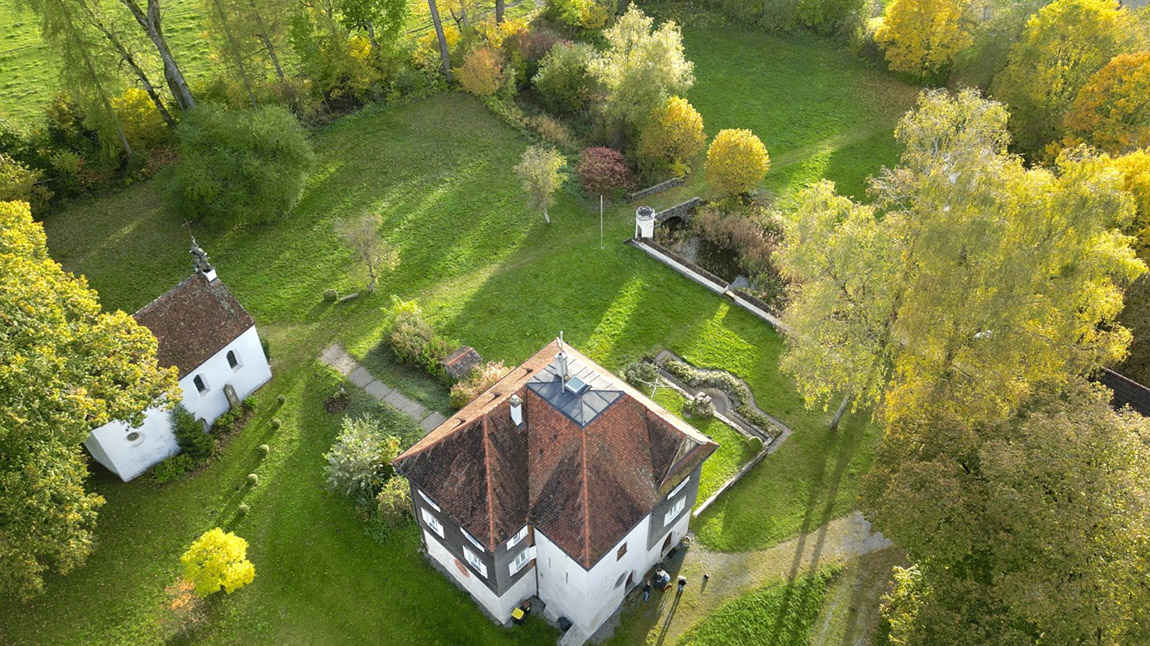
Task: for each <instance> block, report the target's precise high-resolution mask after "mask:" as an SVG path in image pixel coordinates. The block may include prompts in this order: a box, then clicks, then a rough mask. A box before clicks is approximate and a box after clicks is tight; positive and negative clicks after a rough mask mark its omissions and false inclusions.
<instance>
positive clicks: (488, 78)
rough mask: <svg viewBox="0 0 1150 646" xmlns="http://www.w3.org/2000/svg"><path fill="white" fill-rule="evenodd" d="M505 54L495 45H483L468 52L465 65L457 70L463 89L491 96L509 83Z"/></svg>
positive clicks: (478, 94) (477, 94) (471, 92)
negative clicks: (505, 67)
mask: <svg viewBox="0 0 1150 646" xmlns="http://www.w3.org/2000/svg"><path fill="white" fill-rule="evenodd" d="M504 66H505V61H504V60H503V55H502V54H501V53H500V52H499V50H498V49H495V48H494V47H488V46H482V47H476V48H475V49H473V50H471V51H469V52H467V55H466V56H464V57H463V66H462V67H460V68H459V69H457V70H456V71H455V73H456V76H457V77H458V78H459V84H460V85H462V86H463V89H464V90H466V91H467V92H468V93H470V94H474V95H475V96H491V95H492V94H495V93H496V92H498V91H499V90H500V88H502V87H503V86H504V84H506V83H507V76H508V74H507V71H506V70H505V69H504Z"/></svg>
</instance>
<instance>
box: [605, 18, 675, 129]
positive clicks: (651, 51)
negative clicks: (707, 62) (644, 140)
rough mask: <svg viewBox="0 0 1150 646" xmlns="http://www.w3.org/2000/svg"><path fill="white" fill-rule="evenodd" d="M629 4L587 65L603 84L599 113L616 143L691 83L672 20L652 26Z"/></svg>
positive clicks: (609, 29)
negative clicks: (599, 51)
mask: <svg viewBox="0 0 1150 646" xmlns="http://www.w3.org/2000/svg"><path fill="white" fill-rule="evenodd" d="M654 25H655V21H654V20H653V19H651V18H649V17H647V15H645V14H644V13H643V12H642V11H641V10H640V9H639V8H638V7H636V6H635V5H634V4H632V5H631V6H630V7H628V8H627V12H626V13H625V14H623V15H622V16H621V17H620V18H619V20H618V21H617V22H616V23H615V24H614V25H612V26H611V27H610V28H608V29H607V30H606V31H604V32H603V37H604V38H605V39H606V41H607V49H606V51H604V52H603V54H602V55H601V56H600V57H599V59H598V60H596V61H594V63H593V64H592V65H591V73H592V75H593V76H594V77H595V78H596V79H597V80H598V81H599V83H600V84H601V85H602V86H603V89H604V92H605V96H604V100H603V115H602V116H603V118H604V120H605V125H606V126H607V128H608V131H609V132H610V133H611V136H612V137H613V139H614V140H615V143H618V142H619V140H620V139H621V138H622V136H623V135H624V134H626V133H625V131H626V130H628V129H631V130H635V129H637V128H641V127H642V126H643V125H644V124H645V123H646V121H647V119H649V118H650V117H651V114H652V113H653V112H654V111H655V110H656V109H657V108H659V107H661V106H663V105H664V104H666V102H667V99H669V98H671V97H672V96H682V95H684V94H686V93H687V90H688V89H690V88H691V86H692V85H694V83H695V75H694V69H695V66H694V64H693V63H691V62H690V61H688V60H687V58H686V56H684V54H683V35H682V33H681V32H680V31H679V27H678V25H676V24H675V23H674V22H673V21H667V22H664V23H663V24H662V25H660V26H659V28H658V29H655V28H654Z"/></svg>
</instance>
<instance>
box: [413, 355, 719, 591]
mask: <svg viewBox="0 0 1150 646" xmlns="http://www.w3.org/2000/svg"><path fill="white" fill-rule="evenodd" d="M561 349H562V350H563V351H564V352H565V353H566V355H567V372H568V374H569V375H570V376H572V377H579V379H580V381H581V382H582V383H584V384H586V388H585V389H584V390H583V391H582V393H580V394H575V393H574V392H572V391H571V389H568V388H566V387H565V384H564V383H563V381H562V380H561V379H560V377H559V375H560V374H561V373H562V364H561V363H560V359H557V355H558V354H559V352H560V350H561ZM569 383H570V382H569ZM512 395H517V396H518V397H519V399H520V400H521V401H522V407H523V424H522V425H520V426H516V424H515V423H514V422H513V421H512V419H511V415H510V412H509V401H508V400H509V399H510V398H511V396H512ZM717 446H718V445H717V444H715V443H714V442H713V441H712V440H711V439H710V438H708V437H706V436H705V435H703V434H701V433H699V432H698V431H697V430H695V429H694V428H692V427H691V426H689V425H687V424H686V423H684V422H683V421H682V420H680V419H678V418H677V417H675V416H674V415H671V414H670V413H668V412H667V411H666V410H664V409H663V408H661V407H660V406H659V405H658V404H656V403H654V402H653V401H651V400H650V399H648V398H646V397H644V396H643V395H642V394H641V393H639V392H638V391H636V390H635V389H633V388H631V386H629V385H627V384H626V383H624V382H622V381H621V380H619V379H616V378H615V377H614V376H612V375H611V374H610V373H608V372H607V371H606V370H604V369H603V368H601V367H599V366H598V365H596V364H595V363H594V362H592V361H591V360H590V359H588V358H586V357H584V356H583V355H581V354H579V353H578V352H576V351H575V350H573V349H572V348H570V346H562V347H561V346H560V344H559V342H558V341H556V342H552V343H550V344H548V345H547V346H545V347H544V348H543V349H542V350H540V351H539V352H538V353H536V354H535V356H533V357H531V358H530V359H528V360H527V361H525V362H524V363H523V365H521V366H519V367H518V368H515V369H514V370H512V371H511V373H510V374H509V375H507V376H506V377H504V378H503V379H502V380H500V381H499V382H498V383H496V384H495V385H494V386H492V387H491V388H490V389H489V390H487V391H486V392H484V393H483V394H481V395H480V396H478V397H477V398H475V400H473V401H472V402H471V403H469V404H468V405H467V406H465V407H464V408H463V409H462V410H460V411H459V412H458V413H457V414H455V415H454V416H452V417H451V418H450V419H448V420H447V421H446V422H444V423H443V424H441V425H440V426H439V427H437V428H435V429H433V430H432V431H431V433H429V434H428V435H427V436H426V437H424V438H423V439H422V440H420V441H419V442H417V443H416V444H415V445H414V446H412V447H411V448H409V449H408V450H407V451H405V452H404V453H403V454H402V455H400V456H399V457H398V458H396V459H395V460H394V461H393V462H392V465H393V466H394V467H395V469H396V471H397V472H399V473H400V474H401V475H403V476H405V477H407V478H408V479H409V480H411V482H412V483H413V484H415V486H416V487H418V488H419V489H420V490H421V491H422V492H424V493H425V494H426V495H427V496H428V497H430V498H431V499H432V500H433V501H435V503H436V504H437V505H439V506H440V507H441V508H442V509H443V511H444V512H445V513H447V514H448V515H449V516H450V517H451V518H452V519H453V520H455V521H456V522H458V523H459V524H460V525H462V526H463V527H464V529H466V530H467V532H468V533H469V534H471V535H472V536H474V537H476V538H477V539H478V540H479V541H480V542H482V543H483V544H484V545H485V546H486V547H487V548H488V549H490V550H492V551H494V550H495V548H496V546H497V545H499V544H500V543H502V542H504V541H506V540H507V539H509V538H510V537H511V536H513V535H514V534H515V533H516V532H517V531H519V529H520V528H522V527H523V526H524V525H526V524H529V523H530V524H532V525H534V526H535V528H536V529H538V530H539V531H541V532H543V534H544V535H546V536H547V538H548V539H550V540H551V541H552V542H554V543H555V544H556V545H558V546H559V547H560V549H562V550H563V551H564V552H566V553H567V554H568V555H569V556H571V557H572V558H573V559H575V560H576V561H578V562H579V564H580V565H582V566H583V567H584V568H587V569H590V568H591V567H592V566H593V565H594V564H595V563H596V562H597V561H598V560H599V559H600V558H602V557H603V556H604V555H605V554H607V552H608V551H609V550H611V548H612V547H614V546H615V545H616V544H617V543H618V542H619V541H620V540H622V538H623V537H624V536H626V535H627V533H628V532H630V531H631V529H633V528H634V527H635V525H636V524H638V522H639V521H641V520H642V519H643V518H644V517H646V516H647V515H648V514H650V513H651V510H652V509H653V508H654V507H655V505H656V504H658V503H659V502H660V501H661V500H662V499H663V498H664V497H665V496H666V495H667V494H668V493H669V492H670V491H671V490H672V489H673V488H674V487H675V486H676V485H677V484H678V483H679V482H681V481H682V480H683V478H685V477H686V476H687V475H689V474H690V472H691V471H692V470H693V469H694V468H695V467H697V466H698V465H700V464H702V462H703V460H705V459H706V458H707V457H708V456H709V455H710V454H711V453H712V452H714V450H715V449H716V448H717Z"/></svg>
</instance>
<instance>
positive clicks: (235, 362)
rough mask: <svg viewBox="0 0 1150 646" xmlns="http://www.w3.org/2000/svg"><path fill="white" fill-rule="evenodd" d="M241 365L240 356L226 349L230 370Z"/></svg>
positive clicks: (237, 368) (236, 368)
mask: <svg viewBox="0 0 1150 646" xmlns="http://www.w3.org/2000/svg"><path fill="white" fill-rule="evenodd" d="M241 365H243V364H241V363H240V358H239V357H237V356H236V351H235V350H228V366H229V367H231V369H232V370H239V369H240V366H241Z"/></svg>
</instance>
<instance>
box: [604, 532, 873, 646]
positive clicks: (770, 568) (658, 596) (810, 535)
mask: <svg viewBox="0 0 1150 646" xmlns="http://www.w3.org/2000/svg"><path fill="white" fill-rule="evenodd" d="M891 545H892V544H891V542H890V541H889V540H887V539H886V538H884V537H883V535H882V534H881V533H879V532H875V531H872V530H871V525H870V522H869V521H867V520H866V519H865V518H863V515H862V514H861V513H860V512H858V511H855V512H852V513H850V514H848V515H847V516H844V517H842V518H838V519H835V520H832V521H830V522H829V523H826V524H825V525H822V526H821V527H818V528H816V529H814V530H812V531H810V532H805V533H802V534H799V535H798V536H797V537H795V538H792V539H790V540H788V541H785V542H783V543H779V544H778V545H775V546H774V547H771V548H768V549H765V550H754V551H750V552H712V551H710V550H707V549H706V548H704V547H703V546H702V545H701V544H699V543H694V544H692V545H691V546H690V548H689V549H687V550H685V552H684V551H683V550H680V553H679V555H678V556H677V558H675V559H673V560H672V566H673V567H672V568H668V571H669V572H670V573H671V577H672V580H673V579H674V578H675V577H677V576H678V575H682V576H685V577H687V581H688V583H687V588H686V590H684V592H683V595H682V597H681V598H679V599H678V601H677V602H676V598H675V597H676V595H675V593H674V591H670V592H665V593H664V592H653V593H652V596H651V600H650V601H649V602H646V603H645V602H644V601H643V600H642V595H641V594H636V593H634V592H632V593H631V595H629V596H628V598H627V600H626V601H625V602H624V603H623V605H622V606H621V608H620V611H621V612H622V611H625V612H626V613H627V614H628V615H629V621H630V620H633V618H632V617H631V615H635V614H638V615H640V617H641V618H642V621H643V622H644V623H645V624H646V625H649V626H650V627H651V628H650V630H649V631H648V633H647V640H646V642H647V643H648V644H656V645H659V646H661V645H663V644H674V643H676V642H678V640H679V638H680V637H682V635H683V634H684V633H685V632H686V631H687V630H689V629H690V628H691V627H692V626H694V625H695V624H697V623H698V622H700V621H702V620H703V619H705V618H706V617H707V616H708V615H710V614H711V613H713V612H715V611H716V610H718V609H719V607H720V606H722V605H723V604H724V603H727V602H728V601H731V600H734V599H736V598H738V597H740V596H742V595H744V594H747V593H748V592H751V591H753V590H756V589H758V588H760V587H762V586H764V585H767V584H770V583H771V582H773V581H792V580H794V579H796V578H797V577H799V576H802V575H804V574H807V573H809V572H814V571H816V570H818V569H820V568H822V567H825V566H826V565H829V564H832V563H842V562H844V561H848V560H850V559H852V558H855V557H858V556H861V555H863V554H869V553H871V552H876V551H879V550H882V549H886V548H888V547H891ZM703 574H708V575H709V577H708V579H707V581H706V582H704V581H703ZM636 606H638V607H636ZM619 618H620V613H618V612H617V613H616V614H615V616H614V617H612V618H611V620H609V621H608V622H607V624H605V625H604V626H603V628H600V629H599V632H598V633H596V634H595V636H594V637H593V638H592V639H593V640H594V641H602V640H605V639H607V638H609V637H610V635H611V633H613V632H614V630H615V628H616V627H617V626H618V624H619Z"/></svg>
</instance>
